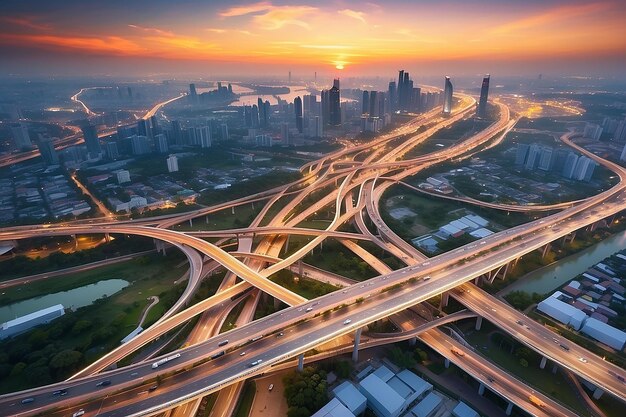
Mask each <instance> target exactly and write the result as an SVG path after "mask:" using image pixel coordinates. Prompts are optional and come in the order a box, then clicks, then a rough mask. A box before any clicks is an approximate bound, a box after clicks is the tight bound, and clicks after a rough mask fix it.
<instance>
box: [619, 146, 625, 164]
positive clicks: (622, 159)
mask: <svg viewBox="0 0 626 417" xmlns="http://www.w3.org/2000/svg"><path fill="white" fill-rule="evenodd" d="M619 160H620V161H626V145H624V148H622V154H621V155H620V156H619Z"/></svg>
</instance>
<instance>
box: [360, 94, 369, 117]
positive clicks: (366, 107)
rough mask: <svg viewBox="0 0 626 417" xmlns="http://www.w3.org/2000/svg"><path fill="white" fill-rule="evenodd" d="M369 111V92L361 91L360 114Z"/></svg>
mask: <svg viewBox="0 0 626 417" xmlns="http://www.w3.org/2000/svg"><path fill="white" fill-rule="evenodd" d="M369 111H370V92H369V91H367V90H364V91H363V99H361V114H367V113H369Z"/></svg>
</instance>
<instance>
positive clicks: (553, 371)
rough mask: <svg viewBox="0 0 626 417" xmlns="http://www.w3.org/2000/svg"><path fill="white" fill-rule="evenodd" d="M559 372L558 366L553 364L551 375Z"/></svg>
mask: <svg viewBox="0 0 626 417" xmlns="http://www.w3.org/2000/svg"><path fill="white" fill-rule="evenodd" d="M558 370H559V366H558V365H557V364H556V363H555V364H554V365H552V373H553V374H556V371H558Z"/></svg>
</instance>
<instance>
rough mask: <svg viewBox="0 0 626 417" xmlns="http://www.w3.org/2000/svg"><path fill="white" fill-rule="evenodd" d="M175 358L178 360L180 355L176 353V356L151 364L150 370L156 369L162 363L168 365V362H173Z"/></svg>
mask: <svg viewBox="0 0 626 417" xmlns="http://www.w3.org/2000/svg"><path fill="white" fill-rule="evenodd" d="M176 358H180V353H176V354H174V355H171V356H168V357H166V358H163V359H159V360H158V361H156V362H155V363H153V364H152V369H156V368H158V367H159V366H161V365H163V364H164V363H168V362H169V361H173V360H174V359H176Z"/></svg>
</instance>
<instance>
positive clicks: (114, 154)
mask: <svg viewBox="0 0 626 417" xmlns="http://www.w3.org/2000/svg"><path fill="white" fill-rule="evenodd" d="M104 155H105V156H106V157H107V158H108V159H117V158H119V157H120V152H119V150H118V148H117V143H116V142H105V143H104Z"/></svg>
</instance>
